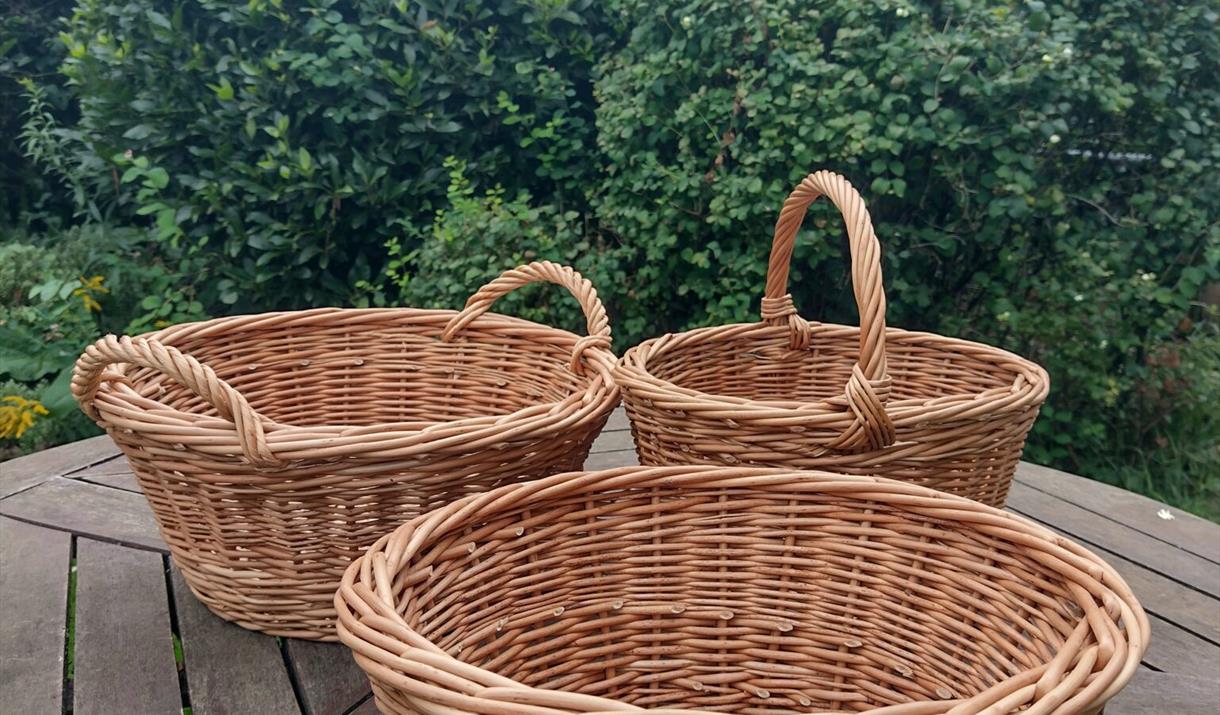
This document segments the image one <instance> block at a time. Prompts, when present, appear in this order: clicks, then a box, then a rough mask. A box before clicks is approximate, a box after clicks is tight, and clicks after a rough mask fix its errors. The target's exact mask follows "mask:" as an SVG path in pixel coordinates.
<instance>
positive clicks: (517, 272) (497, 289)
mask: <svg viewBox="0 0 1220 715" xmlns="http://www.w3.org/2000/svg"><path fill="white" fill-rule="evenodd" d="M537 282H546V283H554V284H555V285H557V286H561V287H563V288H567V289H568V292H569V293H571V294H572V296H573V297H575V298H576V302H578V303H580V309H581V310H582V311H583V312H584V314H585V321H586V327H587V331H588V334H587V335H585V336H584V337H582V338H581V339H580V340H578V341H577V342H576V344H575V345H574V346H573V347H572V362H571V369H572V372H574V373H576V374H577V375H580V374H583V366H584V364H585V362H586V361H585V360H584V358H585V352H586V351H587V350H596V351H598V353H600V354H601V357H602V358H603V359H602V360H600V361H598V362H599V364H598V370H599V371H601V372H602V373H603V374H604V375H606V376H607V377H609V372H610V369H611V368H612V366H613V365H614V361H615V358H614V355H613V354H611V352H610V344H611V336H610V319H609V318H608V317H607V316H606V307H605V306H604V305H602V302H601V300H600V299H599V298H598V297H597V290H596V289H595V288H594V287H593V284H592V283H590V282H589V280H588V279H587V278H585V277H584V276H582V275H580V274H579V273H577V272H576V271H574V270H572V269H571V268H568V267H567V266H562V265H559V264H558V263H552V262H550V261H535V262H534V263H528V264H526V265H524V266H518V267H517V268H513V269H510V270H507V271H505V272H504V273H501V274H500V276H499V277H498V278H496V279H495V280H493V281H491V282H490V283H488V284H487V285H485V286H483V287H482V288H480V289H479V290H478V291H476V292H475V293H474V294H473V295H471V296H470V298H468V299H467V300H466V307H465V308H463V309H462V312H460V313H458V314H457V315H455V316H453V319H452V320H450V321H449V324H448V325H446V326H445V329H444V331H443V332H442V333H441V340H443V341H445V342H450V341H452V340H453V339H454V338H455V337H457V335H458V333H460V332H461V331H462V329H463V328H465V327H466V326H467V325H469V324H470V323H471V322H473V321H474V320H475V319H476V318H478V317H479V316H480V315H483V314H484V313H486V312H487V311H488V310H490V309H491V306H492V305H493V304H495V302H496V301H497V300H499V299H500V298H502V297H504V296H505V295H507V294H509V293H511V292H512V291H514V290H516V289H518V288H521V287H522V286H526V285H529V284H530V283H537Z"/></svg>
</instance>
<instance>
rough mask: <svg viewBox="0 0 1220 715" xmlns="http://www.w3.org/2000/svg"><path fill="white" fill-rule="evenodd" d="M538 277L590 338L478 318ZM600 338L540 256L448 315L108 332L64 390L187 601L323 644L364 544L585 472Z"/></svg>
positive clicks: (589, 293)
mask: <svg viewBox="0 0 1220 715" xmlns="http://www.w3.org/2000/svg"><path fill="white" fill-rule="evenodd" d="M533 281H549V282H552V283H556V284H559V285H562V286H565V287H567V288H568V289H569V290H571V291H572V293H573V294H574V295H575V296H576V298H577V300H578V301H579V302H580V304H581V306H582V307H583V309H584V311H585V314H586V316H587V318H588V328H589V335H588V336H587V337H578V336H576V335H574V334H572V333H568V332H565V331H562V330H558V329H555V328H549V327H546V326H542V325H537V324H535V323H531V322H528V321H524V320H518V319H514V318H509V317H505V316H500V315H495V314H484V313H485V312H486V311H487V309H488V308H489V307H490V306H491V304H492V303H493V302H494V301H495V299H496V298H497V297H499V296H500V295H503V294H504V293H507V292H508V291H510V290H512V289H514V288H516V287H518V286H521V285H524V284H526V283H530V282H533ZM609 346H610V329H609V327H608V321H607V319H606V314H605V311H604V309H603V308H602V305H601V302H600V301H599V300H598V298H597V294H596V292H595V291H594V290H593V288H592V286H591V285H589V283H588V281H586V280H584V279H583V278H581V276H580V275H579V274H577V273H575V272H574V271H572V270H570V269H568V268H564V267H562V266H557V265H554V264H550V263H535V264H530V265H528V266H523V267H521V268H519V269H516V270H514V271H509V272H507V273H505V274H504V275H503V276H501V277H500V278H498V279H497V280H495V281H493V282H492V283H490V284H488V285H487V286H485V287H484V288H483V289H482V290H480V291H479V292H478V293H476V294H475V295H474V296H473V297H471V299H470V301H469V302H468V303H467V307H466V308H465V310H464V311H462V312H461V313H455V312H453V311H445V310H416V309H409V308H402V309H377V310H340V309H319V310H308V311H301V312H289V313H272V314H265V315H252V316H243V317H235V318H223V319H218V320H212V321H208V322H204V323H195V324H188V325H180V326H175V327H172V328H168V329H166V330H163V331H160V332H159V333H154V334H150V335H148V336H143V337H137V338H116V337H114V336H110V337H107V338H104V339H102V340H100V341H98V342H97V344H95V345H93V346H92V347H90V348H89V349H88V350H87V351H86V352H85V354H84V355H83V356H82V357H81V358H80V361H79V362H78V363H77V368H76V373H75V375H74V380H73V390H74V393H75V394H76V396H77V398H78V399H79V400H80V402H81V405H82V407H83V409H84V410H85V411H86V412H87V413H88V414H89V415H90V416H92V417H93V418H94V419H95V420H97V422H98V423H99V424H101V425H102V426H103V427H104V428H105V429H106V430H107V432H109V434H110V436H111V437H113V438H114V440H115V442H117V443H118V444H119V446H120V447H121V448H122V449H123V451H124V452H125V453H126V455H127V457H128V459H129V461H130V462H131V466H132V470H133V471H134V472H135V474H136V476H137V477H138V478H139V481H140V486H141V488H142V489H143V491H144V493H145V495H146V496H147V497H148V500H149V502H150V503H151V504H152V508H153V512H154V513H155V514H156V517H157V521H158V524H159V526H160V528H161V535H162V536H163V537H164V539H165V541H166V543H167V544H169V547H170V550H171V552H172V553H173V557H174V560H175V562H176V563H177V564H178V566H179V567H180V568H181V569H182V572H183V575H184V576H185V577H186V580H187V583H189V584H190V586H191V589H192V590H193V591H194V592H195V594H196V595H197V596H198V597H199V598H200V600H202V601H203V602H204V603H206V604H207V605H208V606H209V607H210V608H211V609H212V610H213V611H215V612H216V613H218V614H219V615H221V616H222V617H224V618H227V619H229V620H232V621H234V622H236V623H239V624H241V625H243V626H245V627H247V628H252V629H256V630H261V631H266V632H268V633H273V634H276V635H283V636H292V637H298V638H314V639H321V640H333V639H334V637H335V636H334V627H333V624H334V609H333V603H332V602H333V597H334V591H335V588H336V587H337V584H338V580H339V576H340V575H341V574H342V572H343V569H344V567H346V566H347V565H348V564H349V563H350V562H351V560H352V559H353V558H355V557H356V556H358V555H359V554H360V553H361V552H362V551H363V549H364V548H366V547H367V546H368V545H369V544H371V543H372V542H373V541H374V540H375V539H376V538H378V537H380V536H382V535H384V534H385V533H386V532H387V531H389V530H391V529H393V528H394V527H396V526H398V525H399V524H402V523H403V522H404V521H407V520H409V519H411V518H412V517H414V516H416V515H418V514H420V513H422V512H424V511H427V510H429V509H432V508H434V507H437V506H440V505H442V504H446V503H448V502H450V501H452V500H453V499H456V498H459V497H462V496H465V495H467V494H471V493H473V492H478V491H482V490H486V489H489V488H492V487H495V486H499V485H501V484H506V483H509V482H512V481H515V480H519V479H527V478H534V477H539V476H543V475H547V474H553V473H555V472H558V471H566V470H570V469H576V468H579V467H580V466H581V464H583V462H584V459H585V456H586V454H587V453H588V450H589V446H590V444H591V443H592V441H593V439H594V438H595V437H596V435H597V434H598V432H599V431H600V430H601V428H602V426H603V425H604V424H605V421H606V418H607V417H608V416H609V413H610V412H611V411H612V410H613V409H614V407H615V405H616V404H617V402H618V390H617V388H616V387H615V386H614V384H613V381H612V379H611V377H612V376H611V371H612V370H613V367H614V361H615V358H614V355H613V354H612V353H611V352H610V350H609Z"/></svg>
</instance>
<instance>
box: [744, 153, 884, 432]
mask: <svg viewBox="0 0 1220 715" xmlns="http://www.w3.org/2000/svg"><path fill="white" fill-rule="evenodd" d="M820 196H825V197H826V198H828V199H830V201H831V203H833V204H834V205H835V207H836V208H838V209H839V213H841V214H842V215H843V221H844V223H845V224H846V225H847V239H848V244H849V247H850V250H851V282H852V289H853V290H854V292H855V294H856V307H857V309H858V310H859V312H860V355H859V357H858V358H857V361H856V365H855V366H854V367H853V369H852V376H851V378H850V379H849V380H848V383H847V386H846V389H845V396H846V400H847V405H848V407H849V408H850V409H851V410H852V412H854V413H855V415H856V420H855V421H854V423H853V424H852V426H851V427H850V428H848V430H847V431H845V432H844V433H843V434H842V435H841V436H840V437H839V438H838V439H837V440H835V442H834V443H832V444H831V445H828V446H831V447H833V448H835V449H839V450H844V451H856V450H862V449H880V448H881V447H886V446H889V445H890V444H893V442H894V439H895V436H894V426H893V423H892V422H891V420H890V418H889V415H888V414H886V411H885V403H886V401H887V400H888V398H889V385H890V378H889V375H888V374H887V372H886V361H885V289H884V287H883V285H882V278H881V244H880V243H879V242H878V241H877V234H876V233H875V232H874V231H873V221H872V218H870V217H869V214H868V209H867V208H866V207H865V205H864V199H862V198H861V197H860V194H859V193H858V192H857V191H856V190H855V188H853V187H852V185H851V184H850V183H848V181H847V179H844V178H843V177H842V176H840V175H838V174H836V173H834V172H830V171H818V172H815V173H813V174H810V175H808V176H806V177H805V178H804V179H803V180H802V181H801V183H800V184H799V185H798V186H797V187H796V189H794V190H793V191H792V193H791V194H790V195H789V196H788V198H787V200H785V201H784V207H783V209H781V210H780V213H779V220H778V221H776V223H775V236H774V238H773V239H772V243H771V259H770V261H769V262H768V264H767V288H766V292H765V294H764V296H763V301H762V318H763V320H764V321H765V322H767V323H769V324H772V325H787V326H788V328H789V331H790V345H791V347H792V348H793V349H804V348H806V347H808V346H809V340H810V328H809V324H808V323H807V322H805V320H803V319H802V318H801V317H800V316H799V315H797V312H796V308H795V306H794V305H793V303H792V295H791V294H790V293H788V266H789V263H790V262H791V260H792V248H793V245H794V243H795V242H796V234H797V232H798V231H800V228H801V223H802V222H803V221H804V219H805V212H806V211H807V210H808V209H809V206H810V204H812V203H813V202H814V201H816V200H817V199H818V197H820Z"/></svg>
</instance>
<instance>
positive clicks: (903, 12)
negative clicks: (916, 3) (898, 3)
mask: <svg viewBox="0 0 1220 715" xmlns="http://www.w3.org/2000/svg"><path fill="white" fill-rule="evenodd" d="M894 14H895V15H897V16H898V17H907V16H908V15H910V14H911V11H910V10H908V9H906V8H905V7H900V8H898V9H897V10H895V11H894Z"/></svg>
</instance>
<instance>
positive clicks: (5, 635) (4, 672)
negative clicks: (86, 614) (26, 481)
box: [0, 518, 72, 715]
mask: <svg viewBox="0 0 1220 715" xmlns="http://www.w3.org/2000/svg"><path fill="white" fill-rule="evenodd" d="M71 553H72V537H71V535H69V534H66V533H64V532H62V531H53V530H51V529H44V528H42V527H39V526H33V525H31V524H23V523H21V522H19V521H13V520H12V519H3V518H0V604H2V605H3V614H4V617H3V618H0V703H2V704H3V708H0V709H3V710H4V711H5V712H10V713H22V715H42V714H43V713H46V714H47V715H59V713H60V712H61V710H62V701H63V690H64V685H63V676H64V628H65V625H66V623H67V617H68V608H67V606H68V572H69V569H70V568H71V559H72V556H71Z"/></svg>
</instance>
